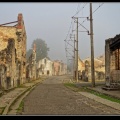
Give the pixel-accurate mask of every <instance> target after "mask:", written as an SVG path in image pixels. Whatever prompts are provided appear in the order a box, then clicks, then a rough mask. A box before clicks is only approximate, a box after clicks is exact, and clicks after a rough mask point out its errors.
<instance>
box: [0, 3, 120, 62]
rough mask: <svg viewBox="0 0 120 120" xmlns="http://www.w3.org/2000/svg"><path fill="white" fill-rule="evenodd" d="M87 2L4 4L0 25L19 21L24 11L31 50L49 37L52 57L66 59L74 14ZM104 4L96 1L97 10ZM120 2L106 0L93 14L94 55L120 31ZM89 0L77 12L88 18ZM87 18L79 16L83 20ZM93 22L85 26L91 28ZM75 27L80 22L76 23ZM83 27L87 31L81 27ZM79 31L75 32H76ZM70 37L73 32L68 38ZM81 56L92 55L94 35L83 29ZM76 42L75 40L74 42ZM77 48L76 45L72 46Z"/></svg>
mask: <svg viewBox="0 0 120 120" xmlns="http://www.w3.org/2000/svg"><path fill="white" fill-rule="evenodd" d="M84 4H85V3H82V2H81V3H80V2H79V3H77V2H75V3H74V2H68V3H67V2H66V3H62V2H58V3H54V2H51V3H50V2H45V3H44V2H38V3H33V2H32V3H29V2H28V3H27V2H26V3H22V2H21V3H18V2H16V3H15V2H14V3H12V2H10V3H9V2H6V3H4V2H3V3H0V24H3V23H7V22H13V21H16V20H17V16H18V14H19V13H22V14H23V19H24V24H25V29H26V33H27V50H28V49H30V48H31V44H32V42H33V40H35V39H36V38H40V39H42V40H45V41H46V43H47V45H48V47H49V48H50V51H49V57H50V58H51V60H56V59H57V60H63V61H64V62H66V52H65V41H64V40H65V39H66V36H67V34H68V30H69V28H70V24H71V20H72V18H71V17H72V16H73V15H75V13H76V11H79V10H80V9H82V7H83V6H84ZM100 4H101V3H93V4H92V6H93V11H94V10H95V9H96V8H98V7H99V5H100ZM119 13H120V3H113V2H112V3H104V4H103V5H102V6H101V7H99V8H98V9H97V10H96V12H95V13H94V14H93V33H94V36H93V39H94V56H95V57H97V56H99V55H102V54H104V50H105V39H108V38H111V37H115V36H116V34H119V33H120V14H119ZM89 14H90V12H89V3H87V4H86V6H85V7H84V8H83V9H82V10H81V11H80V12H79V13H78V14H77V15H76V16H77V17H88V16H89ZM83 20H84V19H83V18H79V22H80V23H81V22H82V21H83ZM89 24H90V22H89V21H87V20H86V21H85V22H84V24H83V26H84V27H85V28H87V29H88V30H89V27H90V26H89ZM72 25H73V28H75V27H76V23H73V24H72ZM79 30H81V31H82V30H85V29H83V28H82V27H81V26H80V27H79ZM74 33H75V32H74ZM67 39H69V35H68V38H67ZM78 41H79V42H78V43H79V56H80V58H81V59H85V58H87V57H90V36H89V35H88V34H87V33H86V32H79V40H78ZM71 44H72V43H71ZM71 49H73V48H71Z"/></svg>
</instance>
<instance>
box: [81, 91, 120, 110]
mask: <svg viewBox="0 0 120 120" xmlns="http://www.w3.org/2000/svg"><path fill="white" fill-rule="evenodd" d="M79 94H81V95H83V96H85V97H87V98H90V99H93V100H95V101H97V102H99V103H102V104H104V105H106V106H109V107H111V108H114V109H116V110H119V111H120V104H119V103H116V102H112V101H110V100H106V99H104V98H101V97H98V96H96V95H93V94H91V93H87V92H79Z"/></svg>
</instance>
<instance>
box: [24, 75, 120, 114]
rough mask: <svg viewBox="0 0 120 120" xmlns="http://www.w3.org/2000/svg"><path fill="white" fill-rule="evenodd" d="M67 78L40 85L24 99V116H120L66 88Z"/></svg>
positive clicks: (55, 79)
mask: <svg viewBox="0 0 120 120" xmlns="http://www.w3.org/2000/svg"><path fill="white" fill-rule="evenodd" d="M64 79H65V76H59V77H58V76H54V77H50V78H48V79H46V80H45V81H43V83H42V84H39V85H38V86H37V87H36V88H35V89H34V90H33V91H32V92H31V93H30V94H29V95H28V96H26V97H25V99H24V109H23V113H22V114H23V115H118V114H120V111H118V110H115V109H113V108H111V107H109V106H106V105H103V104H101V103H99V102H96V101H94V100H92V99H90V98H87V97H85V96H83V95H81V94H80V93H77V92H74V91H72V90H70V89H68V88H66V87H65V86H64V85H63V84H62V82H63V80H64Z"/></svg>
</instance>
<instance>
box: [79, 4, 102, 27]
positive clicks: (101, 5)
mask: <svg viewBox="0 0 120 120" xmlns="http://www.w3.org/2000/svg"><path fill="white" fill-rule="evenodd" d="M103 4H104V3H102V4H100V5H99V6H98V7H97V8H96V9H95V10H94V11H93V13H95V12H96V11H97V10H98V9H99V8H100V7H101V6H102V5H103ZM93 13H92V14H93ZM88 17H90V15H89V16H88ZM86 20H87V19H85V20H83V22H82V23H81V24H83V23H84V22H85V21H86ZM79 26H80V25H79Z"/></svg>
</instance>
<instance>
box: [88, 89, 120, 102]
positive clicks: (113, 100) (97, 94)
mask: <svg viewBox="0 0 120 120" xmlns="http://www.w3.org/2000/svg"><path fill="white" fill-rule="evenodd" d="M86 91H87V92H89V93H91V94H94V95H96V96H99V97H101V98H104V99H107V100H110V101H112V102H117V103H119V104H120V99H118V98H114V97H112V96H109V95H106V94H103V93H99V92H96V91H94V90H90V89H88V88H86Z"/></svg>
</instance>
